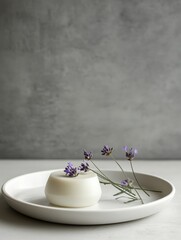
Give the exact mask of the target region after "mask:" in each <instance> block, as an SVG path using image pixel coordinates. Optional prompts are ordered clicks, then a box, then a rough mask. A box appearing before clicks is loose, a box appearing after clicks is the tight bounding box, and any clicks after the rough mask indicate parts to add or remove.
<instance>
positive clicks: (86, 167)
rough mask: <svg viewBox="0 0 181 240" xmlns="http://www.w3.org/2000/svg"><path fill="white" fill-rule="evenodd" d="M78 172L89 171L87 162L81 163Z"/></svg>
mask: <svg viewBox="0 0 181 240" xmlns="http://www.w3.org/2000/svg"><path fill="white" fill-rule="evenodd" d="M78 169H79V170H80V171H83V172H87V171H88V170H89V164H88V162H87V161H83V162H82V163H81V165H80V167H79V168H78Z"/></svg>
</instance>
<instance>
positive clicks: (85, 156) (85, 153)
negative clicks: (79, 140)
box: [84, 150, 93, 160]
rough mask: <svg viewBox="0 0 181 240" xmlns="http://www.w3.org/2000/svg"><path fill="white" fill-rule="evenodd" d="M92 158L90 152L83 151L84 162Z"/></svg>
mask: <svg viewBox="0 0 181 240" xmlns="http://www.w3.org/2000/svg"><path fill="white" fill-rule="evenodd" d="M92 157H93V154H92V153H91V152H87V151H85V150H84V158H85V159H86V160H90V159H91V158H92Z"/></svg>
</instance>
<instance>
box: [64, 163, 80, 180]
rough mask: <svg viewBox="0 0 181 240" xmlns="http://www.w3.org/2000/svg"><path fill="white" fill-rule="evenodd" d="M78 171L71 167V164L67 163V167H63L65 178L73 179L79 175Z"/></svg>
mask: <svg viewBox="0 0 181 240" xmlns="http://www.w3.org/2000/svg"><path fill="white" fill-rule="evenodd" d="M78 170H79V169H77V168H76V167H74V166H73V164H72V163H71V162H69V163H68V165H67V166H66V167H65V170H64V172H65V173H66V175H67V176H69V177H75V176H77V175H78V174H79V171H78Z"/></svg>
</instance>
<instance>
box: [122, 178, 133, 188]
mask: <svg viewBox="0 0 181 240" xmlns="http://www.w3.org/2000/svg"><path fill="white" fill-rule="evenodd" d="M132 185H133V180H132V179H124V180H122V181H121V186H122V187H131V186H132Z"/></svg>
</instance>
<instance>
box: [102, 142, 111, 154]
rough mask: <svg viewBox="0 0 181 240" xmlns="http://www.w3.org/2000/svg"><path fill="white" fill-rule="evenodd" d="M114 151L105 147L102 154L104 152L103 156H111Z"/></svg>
mask: <svg viewBox="0 0 181 240" xmlns="http://www.w3.org/2000/svg"><path fill="white" fill-rule="evenodd" d="M112 150H113V148H110V147H109V146H108V145H104V147H103V149H102V150H101V152H102V155H105V156H109V155H110V154H111V153H112Z"/></svg>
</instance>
